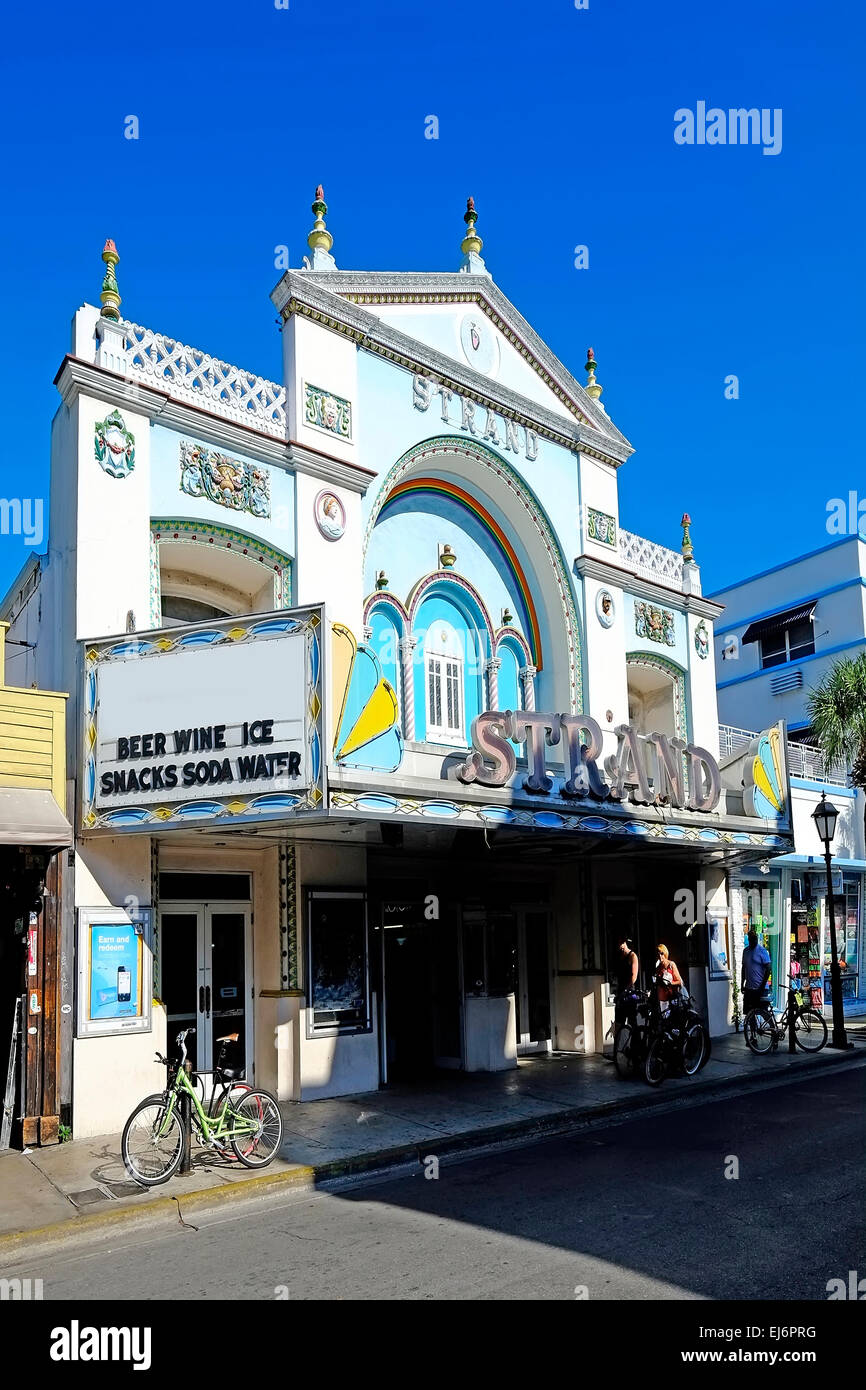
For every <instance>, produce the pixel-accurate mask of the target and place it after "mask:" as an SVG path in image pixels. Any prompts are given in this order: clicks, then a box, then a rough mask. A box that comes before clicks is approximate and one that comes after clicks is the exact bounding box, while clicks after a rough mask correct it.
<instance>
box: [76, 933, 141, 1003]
mask: <svg viewBox="0 0 866 1390" xmlns="http://www.w3.org/2000/svg"><path fill="white" fill-rule="evenodd" d="M140 941H141V937H140V936H139V934H138V933H137V932H136V930H135V926H134V925H133V923H131V922H116V923H115V922H111V923H105V922H91V923H90V972H89V973H90V990H89V1006H88V1017H89V1018H91V1019H93V1020H96V1019H98V1020H100V1021H105V1020H109V1019H120V1018H137V1017H138V1015H139V1014H140V1013H141V989H140V984H141V960H140V956H141V951H140Z"/></svg>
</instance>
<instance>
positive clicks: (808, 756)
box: [719, 724, 848, 787]
mask: <svg viewBox="0 0 866 1390" xmlns="http://www.w3.org/2000/svg"><path fill="white" fill-rule="evenodd" d="M753 738H757V734H756V733H755V732H754V730H752V729H737V728H734V726H733V725H731V724H720V725H719V753H720V755H721V757H722V758H730V757H735V756H736V755H737V754H738V753H745V752H746V750H747V748H748V747H749V744H750V743H751V742H752V739H753ZM788 768H789V770H790V773H791V776H792V777H805V778H807V779H808V780H809V781H810V782H827V783H828V784H830V785H832V786H835V787H847V786H848V770H847V768H846V767H845V764H844V763H843V762H838V761H837V762H829V761H828V760H827V758H825V756H824V754H823V753H822V752H821V749H820V748H815V747H813V746H812V744H809V743H790V742H789V743H788Z"/></svg>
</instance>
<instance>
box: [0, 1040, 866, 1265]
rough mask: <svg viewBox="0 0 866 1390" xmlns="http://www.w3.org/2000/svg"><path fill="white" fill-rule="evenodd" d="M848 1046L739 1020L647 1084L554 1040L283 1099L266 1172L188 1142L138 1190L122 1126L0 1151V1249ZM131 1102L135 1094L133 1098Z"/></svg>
mask: <svg viewBox="0 0 866 1390" xmlns="http://www.w3.org/2000/svg"><path fill="white" fill-rule="evenodd" d="M852 1039H853V1040H855V1047H854V1049H853V1050H851V1051H850V1052H848V1053H838V1052H834V1051H833V1050H832V1049H831V1048H829V1047H827V1048H825V1049H824V1050H823V1051H822V1052H819V1053H817V1054H815V1055H809V1054H806V1053H802V1052H797V1053H795V1054H794V1055H793V1056H790V1055H789V1054H788V1052H787V1050H784V1049H783V1048H780V1049H779V1051H778V1052H776V1053H771V1054H769V1055H767V1056H765V1057H754V1056H752V1054H751V1053H750V1052H749V1051H748V1050H747V1048H746V1046H745V1043H744V1042H743V1038H742V1035H741V1034H733V1035H730V1036H729V1037H725V1038H717V1039H715V1040H714V1042H713V1053H712V1057H711V1060H710V1061H709V1062H708V1064H707V1065H706V1067H705V1068H704V1069H703V1071H702V1072H701V1073H700V1074H699V1076H697V1077H695V1078H691V1079H689V1078H686V1077H682V1078H676V1077H674V1078H669V1079H668V1080H666V1081H665V1082H664V1083H663V1084H662V1085H661V1086H659V1087H657V1088H650V1087H648V1086H647V1085H645V1084H644V1083H643V1082H642V1081H621V1080H620V1079H619V1078H618V1077H617V1075H616V1072H615V1071H614V1068H613V1064H612V1062H611V1061H610V1060H609V1059H607V1058H602V1057H598V1056H591V1057H585V1056H578V1055H575V1054H572V1053H555V1054H553V1055H552V1056H539V1057H537V1058H533V1057H524V1058H521V1059H520V1064H519V1066H518V1067H517V1069H516V1070H513V1071H507V1072H496V1073H492V1074H491V1073H472V1074H467V1073H462V1072H451V1073H447V1074H443V1075H441V1076H437V1077H434V1078H431V1079H430V1080H428V1081H425V1082H423V1083H418V1084H415V1085H411V1086H410V1085H401V1086H394V1087H390V1088H389V1089H388V1090H385V1091H373V1092H370V1093H369V1094H367V1095H363V1096H349V1097H346V1098H344V1099H340V1100H318V1101H302V1102H300V1103H291V1102H287V1103H285V1104H284V1105H283V1106H282V1107H281V1108H282V1113H283V1124H284V1133H283V1147H282V1152H281V1156H280V1158H279V1159H277V1160H275V1161H274V1163H272V1164H271V1165H270V1166H269V1167H268V1168H267V1169H265V1170H264V1171H263V1172H261V1173H257V1172H252V1171H250V1170H249V1169H246V1168H242V1167H241V1166H240V1164H238V1163H235V1162H229V1161H227V1160H224V1159H221V1158H220V1157H218V1156H216V1155H214V1154H213V1153H212V1152H211V1151H209V1150H206V1151H202V1150H194V1151H193V1171H192V1172H191V1173H190V1174H188V1175H187V1176H185V1177H174V1178H172V1179H171V1180H170V1181H169V1182H168V1183H166V1184H165V1185H164V1186H162V1187H157V1188H151V1189H146V1190H142V1189H141V1188H140V1187H139V1186H138V1185H137V1184H135V1183H133V1182H131V1181H130V1180H129V1177H128V1175H127V1173H126V1171H125V1170H124V1167H123V1163H122V1160H121V1158H120V1137H119V1135H106V1136H103V1137H99V1138H93V1139H84V1140H75V1141H72V1142H71V1143H68V1144H62V1145H58V1146H57V1147H54V1148H45V1149H34V1150H33V1151H32V1152H30V1153H20V1152H10V1153H5V1154H2V1155H0V1261H2V1260H3V1259H4V1257H5V1258H6V1259H11V1258H14V1256H15V1254H16V1253H17V1251H18V1249H19V1247H22V1246H23V1245H25V1244H29V1243H30V1242H31V1241H32V1240H34V1239H39V1240H56V1239H58V1238H63V1237H64V1236H66V1235H69V1234H72V1233H73V1232H75V1231H82V1232H84V1231H85V1230H86V1231H88V1232H90V1233H92V1234H101V1233H108V1232H112V1231H115V1230H116V1229H117V1226H118V1224H121V1223H122V1224H126V1222H127V1221H128V1220H129V1218H131V1217H134V1216H136V1215H138V1216H139V1217H140V1218H141V1219H146V1220H147V1221H148V1223H149V1224H150V1223H151V1222H152V1221H153V1220H155V1219H156V1218H157V1217H160V1218H165V1219H171V1220H173V1221H175V1222H176V1221H177V1219H178V1211H179V1208H178V1205H177V1204H176V1202H175V1200H174V1199H175V1198H177V1199H179V1201H180V1203H181V1207H180V1210H182V1212H183V1214H184V1216H186V1215H187V1214H188V1213H189V1212H190V1211H192V1210H195V1209H199V1210H201V1209H203V1208H205V1207H210V1206H214V1205H217V1204H221V1203H222V1202H223V1201H224V1200H226V1199H231V1198H233V1197H237V1196H241V1195H242V1196H250V1197H254V1196H259V1195H262V1194H264V1193H269V1192H274V1191H278V1190H279V1189H280V1188H281V1187H285V1188H290V1187H295V1186H298V1187H310V1188H311V1187H315V1186H316V1185H317V1184H318V1183H321V1182H324V1181H326V1180H328V1179H335V1178H339V1177H345V1176H347V1175H350V1174H353V1173H363V1172H372V1171H375V1170H376V1169H382V1168H385V1167H388V1166H392V1165H394V1164H396V1163H406V1162H415V1163H419V1162H420V1161H421V1160H423V1159H424V1158H426V1157H427V1156H428V1155H435V1156H436V1157H438V1158H440V1159H445V1158H446V1157H447V1155H448V1154H455V1153H458V1152H464V1153H466V1152H470V1151H471V1150H473V1149H483V1148H484V1147H486V1146H489V1145H495V1144H499V1143H507V1142H509V1141H511V1142H514V1141H519V1140H520V1139H525V1138H532V1137H541V1136H543V1135H545V1134H555V1133H563V1132H567V1131H568V1130H569V1129H575V1128H579V1127H581V1126H582V1125H585V1124H589V1123H592V1122H593V1121H594V1120H595V1121H598V1120H600V1119H604V1118H606V1117H609V1116H614V1115H618V1114H629V1113H640V1112H642V1111H645V1110H647V1109H653V1108H657V1107H658V1106H662V1105H669V1104H670V1103H671V1102H672V1101H682V1100H686V1099H688V1098H689V1097H695V1098H697V1097H698V1096H701V1095H706V1094H707V1093H708V1092H710V1093H712V1092H719V1091H722V1092H724V1091H725V1090H727V1089H736V1088H738V1087H742V1086H746V1087H752V1086H762V1085H766V1084H767V1083H768V1082H772V1080H773V1079H775V1078H779V1077H789V1076H793V1075H799V1074H801V1073H802V1074H803V1075H804V1076H806V1075H813V1074H814V1071H815V1069H817V1068H822V1067H823V1068H824V1069H830V1070H832V1069H834V1068H836V1067H838V1066H845V1065H848V1064H849V1063H850V1062H851V1061H855V1060H857V1059H860V1060H862V1059H863V1058H866V1033H864V1031H862V1030H859V1029H858V1030H856V1031H854V1030H852ZM130 1108H132V1102H131V1104H130Z"/></svg>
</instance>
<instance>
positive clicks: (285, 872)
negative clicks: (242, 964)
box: [280, 840, 298, 989]
mask: <svg viewBox="0 0 866 1390" xmlns="http://www.w3.org/2000/svg"><path fill="white" fill-rule="evenodd" d="M280 988H281V989H297V988H298V888H297V858H296V851H295V846H294V844H293V843H292V841H291V840H286V841H285V842H284V843H283V844H281V845H280Z"/></svg>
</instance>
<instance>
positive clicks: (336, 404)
mask: <svg viewBox="0 0 866 1390" xmlns="http://www.w3.org/2000/svg"><path fill="white" fill-rule="evenodd" d="M304 424H306V425H311V426H312V427H313V429H316V430H324V431H325V433H326V434H336V435H337V436H338V438H340V439H345V440H347V441H348V442H351V439H352V404H351V401H347V400H345V399H344V398H343V397H342V396H335V395H334V394H333V392H331V391H325V390H324V389H323V388H322V387H321V386H313V385H311V383H310V382H308V381H305V382H304Z"/></svg>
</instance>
